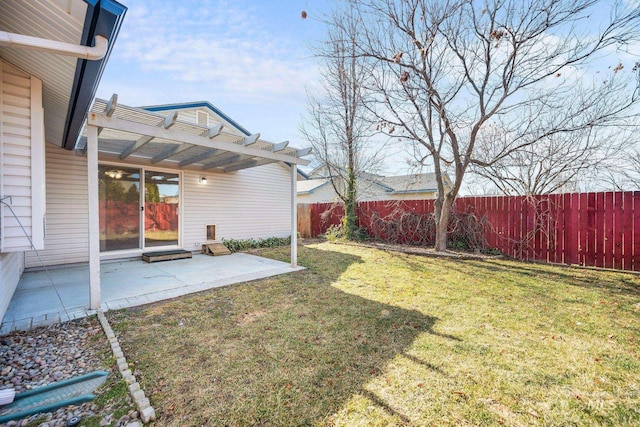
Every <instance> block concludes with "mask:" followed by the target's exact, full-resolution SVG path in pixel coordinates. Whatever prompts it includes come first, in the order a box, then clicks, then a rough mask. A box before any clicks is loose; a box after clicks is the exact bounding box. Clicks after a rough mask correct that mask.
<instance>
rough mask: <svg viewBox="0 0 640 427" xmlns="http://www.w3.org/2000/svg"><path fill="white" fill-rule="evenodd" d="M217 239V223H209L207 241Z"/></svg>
mask: <svg viewBox="0 0 640 427" xmlns="http://www.w3.org/2000/svg"><path fill="white" fill-rule="evenodd" d="M213 240H216V225H215V224H208V225H207V241H208V242H210V241H213Z"/></svg>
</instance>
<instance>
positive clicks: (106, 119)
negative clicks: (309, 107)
mask: <svg viewBox="0 0 640 427" xmlns="http://www.w3.org/2000/svg"><path fill="white" fill-rule="evenodd" d="M77 149H78V150H80V151H81V152H84V153H86V155H87V168H88V172H89V173H88V193H89V275H90V277H89V282H90V307H91V308H98V307H99V306H100V225H99V224H100V223H99V201H98V192H99V191H98V174H97V173H96V171H97V170H98V157H100V159H101V160H112V161H121V162H122V161H126V162H135V164H137V165H158V166H162V167H166V168H173V169H192V170H202V171H216V172H219V173H232V172H235V171H239V170H241V169H247V168H253V167H257V166H261V165H265V164H268V163H275V162H283V163H285V164H287V165H289V167H290V169H291V266H292V267H294V268H295V267H296V266H297V241H296V235H297V218H296V216H297V210H296V181H297V165H298V164H301V165H307V164H309V160H305V159H302V158H301V157H303V156H306V155H307V154H309V153H310V152H311V149H310V148H306V149H295V148H291V147H289V146H288V142H281V143H277V144H273V143H270V142H267V141H264V140H261V139H260V134H253V135H249V136H238V135H237V134H234V133H230V132H225V130H224V128H223V126H222V125H216V126H213V127H206V126H202V125H198V124H194V123H188V122H184V121H180V120H177V114H176V113H173V114H170V115H168V116H164V115H161V114H158V113H154V112H150V111H146V110H143V109H139V108H135V107H129V106H126V105H120V104H118V103H117V95H113V96H112V97H111V99H110V100H109V101H106V100H102V99H96V100H95V102H94V105H93V107H92V108H91V111H90V112H89V114H88V117H87V124H86V131H85V133H84V136H83V137H81V139H80V140H79V142H78V145H77Z"/></svg>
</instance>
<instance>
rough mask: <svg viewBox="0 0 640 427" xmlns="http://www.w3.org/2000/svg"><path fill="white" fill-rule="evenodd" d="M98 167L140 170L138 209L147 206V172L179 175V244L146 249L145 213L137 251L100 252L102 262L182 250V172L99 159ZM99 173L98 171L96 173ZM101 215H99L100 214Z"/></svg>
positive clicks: (141, 218)
mask: <svg viewBox="0 0 640 427" xmlns="http://www.w3.org/2000/svg"><path fill="white" fill-rule="evenodd" d="M98 165H105V166H114V167H122V168H135V169H139V170H140V195H139V200H138V207H140V206H144V204H145V199H144V197H145V192H144V188H145V187H144V184H145V172H146V171H154V172H166V173H172V174H177V175H178V244H177V245H166V246H152V247H149V248H146V247H145V246H144V242H145V236H144V222H145V214H146V212H145V211H141V212H143V214H142V215H140V240H139V242H138V248H135V249H123V250H115V251H106V252H102V251H101V252H100V259H101V260H108V259H118V258H126V257H129V256H131V257H134V256H138V255H141V254H142V253H144V252H146V251H162V250H171V249H181V248H182V247H183V233H182V230H183V229H184V220H183V218H184V173H183V171H182V170H176V169H168V168H157V167H154V166H153V165H152V166H151V167H147V166H145V165H139V164H135V163H118V162H109V161H101V160H99V159H98ZM95 173H98V171H95ZM98 215H99V213H98Z"/></svg>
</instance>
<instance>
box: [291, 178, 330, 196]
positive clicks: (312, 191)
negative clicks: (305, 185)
mask: <svg viewBox="0 0 640 427" xmlns="http://www.w3.org/2000/svg"><path fill="white" fill-rule="evenodd" d="M314 179H315V178H314ZM318 179H321V178H318ZM326 179H327V181H325V182H323V183H322V184H320V185H318V186H317V187H313V188H312V189H310V190H307V191H298V194H313V193H314V192H315V191H316V190H319V189H320V188H322V187H324V186H325V185H327V184H329V178H326Z"/></svg>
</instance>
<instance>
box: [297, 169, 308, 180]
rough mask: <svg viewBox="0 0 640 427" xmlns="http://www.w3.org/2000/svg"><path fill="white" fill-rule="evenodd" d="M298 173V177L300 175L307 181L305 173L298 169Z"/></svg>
mask: <svg viewBox="0 0 640 427" xmlns="http://www.w3.org/2000/svg"><path fill="white" fill-rule="evenodd" d="M298 173H299V174H300V175H302V177H303V178H304V179H309V175H307V174H306V173H304V172H302V171H301V170H300V168H298Z"/></svg>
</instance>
